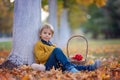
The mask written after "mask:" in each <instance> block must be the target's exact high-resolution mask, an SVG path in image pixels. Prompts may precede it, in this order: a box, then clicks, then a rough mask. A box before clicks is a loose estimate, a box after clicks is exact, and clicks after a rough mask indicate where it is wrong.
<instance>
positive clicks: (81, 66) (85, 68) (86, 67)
mask: <svg viewBox="0 0 120 80" xmlns="http://www.w3.org/2000/svg"><path fill="white" fill-rule="evenodd" d="M100 65H101V61H100V60H96V61H95V63H94V64H92V65H87V66H83V65H75V68H76V69H78V70H79V71H80V70H88V71H92V70H95V69H97V68H98V67H100Z"/></svg>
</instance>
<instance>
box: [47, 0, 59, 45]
mask: <svg viewBox="0 0 120 80" xmlns="http://www.w3.org/2000/svg"><path fill="white" fill-rule="evenodd" d="M48 4H49V18H48V22H49V23H50V24H51V25H52V26H53V27H54V30H55V32H54V36H53V39H52V42H54V43H55V44H58V27H57V1H56V0H48Z"/></svg>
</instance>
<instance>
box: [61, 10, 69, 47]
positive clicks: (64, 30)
mask: <svg viewBox="0 0 120 80" xmlns="http://www.w3.org/2000/svg"><path fill="white" fill-rule="evenodd" d="M63 35H64V36H63ZM69 37H70V26H69V23H68V11H67V9H66V8H63V11H62V15H61V19H60V39H59V40H60V41H59V47H61V48H62V47H65V45H66V44H67V41H68V39H69Z"/></svg>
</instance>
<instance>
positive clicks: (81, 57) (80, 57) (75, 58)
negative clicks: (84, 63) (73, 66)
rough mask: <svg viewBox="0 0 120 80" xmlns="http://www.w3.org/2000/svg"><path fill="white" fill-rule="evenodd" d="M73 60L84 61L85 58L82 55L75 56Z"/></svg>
mask: <svg viewBox="0 0 120 80" xmlns="http://www.w3.org/2000/svg"><path fill="white" fill-rule="evenodd" d="M72 59H74V60H77V61H81V60H82V59H83V56H82V55H81V54H80V53H77V54H75V55H74V56H73V57H72Z"/></svg>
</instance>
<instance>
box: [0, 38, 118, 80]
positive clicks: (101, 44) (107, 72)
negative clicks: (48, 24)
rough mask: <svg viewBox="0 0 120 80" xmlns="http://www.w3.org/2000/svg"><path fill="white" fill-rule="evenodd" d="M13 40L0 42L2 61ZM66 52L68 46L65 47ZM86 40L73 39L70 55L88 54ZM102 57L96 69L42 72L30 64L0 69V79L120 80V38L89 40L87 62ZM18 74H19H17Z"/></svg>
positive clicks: (89, 62)
mask: <svg viewBox="0 0 120 80" xmlns="http://www.w3.org/2000/svg"><path fill="white" fill-rule="evenodd" d="M11 48H12V41H11V40H10V41H1V42H0V62H1V63H2V62H3V61H4V60H5V59H6V58H7V56H8V55H9V53H10V51H11ZM63 51H64V52H65V53H67V52H66V47H65V48H63ZM85 51H86V44H85V43H84V41H83V42H82V41H79V40H73V41H71V42H70V43H69V52H70V53H69V55H70V56H73V55H74V54H76V53H80V54H82V55H83V56H84V55H85V54H86V53H85ZM95 59H100V60H101V61H102V65H101V67H100V68H99V69H97V70H95V71H90V72H88V71H80V72H79V73H68V72H65V73H62V72H61V70H54V69H52V70H51V71H46V72H40V71H34V70H32V69H31V68H30V66H25V65H23V66H21V67H19V68H15V69H13V70H6V69H0V79H1V80H2V79H4V80H8V79H7V78H9V79H11V80H17V79H20V80H79V79H80V80H120V77H119V75H120V39H112V40H88V55H87V63H86V64H92V63H94V60H95ZM16 75H17V76H16Z"/></svg>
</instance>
